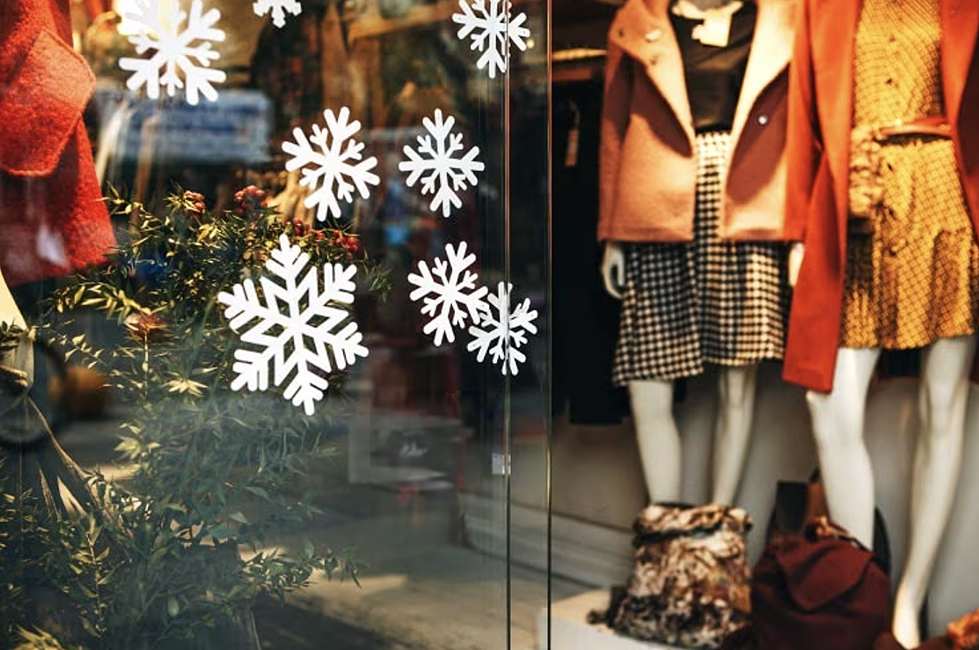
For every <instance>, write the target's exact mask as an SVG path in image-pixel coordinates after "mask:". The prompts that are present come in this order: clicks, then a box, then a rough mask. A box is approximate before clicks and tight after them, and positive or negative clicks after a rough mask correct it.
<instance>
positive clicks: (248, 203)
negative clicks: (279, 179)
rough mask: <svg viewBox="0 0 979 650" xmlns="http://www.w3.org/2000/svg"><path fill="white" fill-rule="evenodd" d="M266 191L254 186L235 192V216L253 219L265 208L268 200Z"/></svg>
mask: <svg viewBox="0 0 979 650" xmlns="http://www.w3.org/2000/svg"><path fill="white" fill-rule="evenodd" d="M267 198H268V197H267V196H266V194H265V191H264V190H262V189H259V188H258V187H256V186H254V185H249V186H248V187H243V188H241V189H240V190H238V191H237V192H235V215H237V216H239V217H246V216H247V217H252V216H254V215H255V213H256V212H258V210H259V209H260V208H264V207H265V202H266V200H267Z"/></svg>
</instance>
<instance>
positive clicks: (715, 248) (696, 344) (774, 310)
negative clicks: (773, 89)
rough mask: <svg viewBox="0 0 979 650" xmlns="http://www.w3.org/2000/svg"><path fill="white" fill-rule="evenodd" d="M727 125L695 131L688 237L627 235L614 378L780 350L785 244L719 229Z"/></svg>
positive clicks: (683, 371) (753, 358) (747, 361)
mask: <svg viewBox="0 0 979 650" xmlns="http://www.w3.org/2000/svg"><path fill="white" fill-rule="evenodd" d="M730 142H731V137H730V134H729V133H724V132H716V131H715V132H708V133H702V134H698V135H697V140H696V143H697V160H698V165H697V204H696V205H697V207H696V213H695V215H694V239H693V241H692V242H682V243H649V244H630V245H629V246H628V250H627V251H626V287H625V292H624V297H623V303H622V315H621V320H620V324H619V339H618V343H617V345H616V350H615V360H614V365H613V369H612V380H613V381H614V382H615V383H616V384H618V385H625V384H628V383H629V382H632V381H641V380H672V379H679V378H681V377H690V376H694V375H698V374H701V373H702V372H703V371H704V365H705V364H708V363H709V364H716V365H721V366H746V365H753V364H756V363H759V362H761V361H763V360H765V359H781V358H782V354H783V350H784V342H785V324H786V318H787V315H788V307H789V286H788V278H787V270H786V255H787V246H786V245H785V244H784V243H781V242H731V241H723V240H721V239H720V237H719V236H718V220H719V215H720V210H721V203H722V201H723V191H724V179H723V172H724V166H725V160H726V156H727V150H728V147H729V146H730Z"/></svg>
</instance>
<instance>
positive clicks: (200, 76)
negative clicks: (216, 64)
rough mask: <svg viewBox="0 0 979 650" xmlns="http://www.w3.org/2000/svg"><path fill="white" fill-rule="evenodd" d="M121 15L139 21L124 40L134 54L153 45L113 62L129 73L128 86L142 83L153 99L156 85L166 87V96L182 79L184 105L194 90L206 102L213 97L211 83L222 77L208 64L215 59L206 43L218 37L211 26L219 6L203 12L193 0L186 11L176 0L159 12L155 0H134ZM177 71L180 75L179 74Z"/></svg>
mask: <svg viewBox="0 0 979 650" xmlns="http://www.w3.org/2000/svg"><path fill="white" fill-rule="evenodd" d="M123 18H125V19H127V20H132V21H135V22H137V23H139V25H140V28H139V32H137V33H136V34H133V35H131V36H130V37H129V42H130V43H132V44H133V45H135V46H136V54H139V55H143V54H146V53H147V52H148V51H150V50H155V52H154V53H153V55H152V56H151V57H150V58H148V59H143V58H139V59H137V58H132V57H123V58H121V59H119V67H120V68H122V69H123V70H127V71H130V72H132V73H133V75H132V76H130V77H129V79H128V80H127V81H126V86H127V87H128V88H129V89H130V90H138V89H139V88H140V87H141V86H144V85H145V86H146V95H147V96H148V97H149V98H150V99H157V98H158V97H159V96H160V89H161V88H166V92H167V95H169V96H170V97H173V96H174V95H175V94H176V92H177V89H178V88H183V87H184V85H185V82H186V88H187V103H188V104H197V100H198V97H199V95H204V97H205V98H207V99H209V100H210V101H212V102H213V101H215V100H216V99H217V98H218V91H217V90H215V89H214V86H213V85H212V84H214V83H221V82H223V81H224V80H225V78H226V77H225V74H224V71H222V70H214V69H212V68H211V67H210V66H211V63H212V62H213V61H216V60H217V59H218V58H219V54H218V53H217V52H215V51H214V50H212V49H211V43H212V42H218V41H223V40H224V32H223V31H222V30H220V29H217V28H215V27H214V24H215V23H216V22H217V21H218V20H219V19H220V18H221V12H220V11H218V10H217V9H211V10H209V11H207V13H204V7H203V4H202V3H201V0H193V2H192V3H191V5H190V14H189V15H188V14H187V12H185V11H183V10H181V9H180V5H179V4H177V3H173V5H172V7H171V8H170V10H169V12H168V13H167V14H166V15H164V14H163V13H162V12H161V10H160V0H136V4H135V7H134V9H131V10H129V11H126V12H124V13H123ZM184 20H186V21H187V25H186V27H185V28H184V27H183V24H184ZM161 72H162V74H161ZM181 72H182V73H183V76H184V78H185V79H181V77H180V73H181Z"/></svg>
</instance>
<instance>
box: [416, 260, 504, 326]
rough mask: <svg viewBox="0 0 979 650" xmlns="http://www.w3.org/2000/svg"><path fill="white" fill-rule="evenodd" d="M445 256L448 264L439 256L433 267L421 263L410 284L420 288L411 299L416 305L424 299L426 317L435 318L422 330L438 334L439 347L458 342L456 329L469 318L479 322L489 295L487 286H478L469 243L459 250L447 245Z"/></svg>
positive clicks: (423, 310) (423, 312) (423, 313)
mask: <svg viewBox="0 0 979 650" xmlns="http://www.w3.org/2000/svg"><path fill="white" fill-rule="evenodd" d="M445 256H446V258H447V261H446V260H443V259H440V258H438V257H436V258H435V259H434V260H433V261H432V266H431V268H429V266H428V264H427V263H426V262H425V261H424V260H423V261H421V262H419V264H418V271H419V272H418V273H411V274H409V275H408V282H410V283H411V284H413V285H415V286H416V287H418V288H417V289H415V290H414V291H412V292H411V294H410V295H409V296H408V298H409V299H411V300H413V301H415V302H417V301H418V300H419V299H424V300H423V306H422V310H421V311H422V315H424V316H431V317H432V319H431V320H430V321H429V322H428V323H426V324H425V327H424V328H422V331H423V332H425V334H432V333H433V332H434V333H435V336H434V338H435V345H442V341H443V339H444V340H446V341H449V342H450V343H451V342H453V341H455V329H454V328H455V327H462V326H464V325H465V324H466V318H467V317H468V318H469V319H470V320H471V321H472V322H473V323H478V322H479V313H480V311H482V310H483V309H484V308H485V304H484V303H483V296H485V295H486V292H487V289H486V287H477V286H476V280H477V279H478V276H477V275H476V273H474V272H473V271H470V270H469V267H470V266H472V264H473V262H475V261H476V256H475V255H473V254H469V255H466V242H460V244H459V247H458V248H454V247H453V246H452V244H448V245H446V247H445Z"/></svg>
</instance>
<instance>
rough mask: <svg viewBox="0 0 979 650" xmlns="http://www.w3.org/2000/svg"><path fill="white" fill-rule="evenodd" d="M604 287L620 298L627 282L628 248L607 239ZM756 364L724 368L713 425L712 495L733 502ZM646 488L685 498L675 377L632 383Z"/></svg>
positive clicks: (653, 495) (667, 498)
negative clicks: (682, 494)
mask: <svg viewBox="0 0 979 650" xmlns="http://www.w3.org/2000/svg"><path fill="white" fill-rule="evenodd" d="M602 279H603V281H604V283H605V290H606V291H608V293H609V294H610V295H611V296H613V297H614V298H617V299H619V300H621V299H622V288H623V287H624V286H625V251H624V250H623V247H622V244H620V243H619V242H613V241H610V242H606V244H605V255H604V258H603V260H602ZM757 370H758V367H757V366H754V365H752V366H743V367H736V368H727V367H725V368H721V369H720V377H719V382H718V388H719V401H720V404H719V407H718V416H717V422H716V425H715V428H714V451H713V459H712V468H711V471H712V481H711V501H712V502H713V503H722V504H731V503H733V502H734V497H735V496H736V494H737V491H738V484H739V483H740V482H741V474H742V471H743V469H744V461H745V456H746V455H747V451H748V443H749V441H750V439H751V420H752V416H753V415H754V406H755V379H756V377H757ZM628 391H629V402H630V405H631V410H632V420H633V425H634V426H635V429H636V438H637V440H638V443H639V459H640V462H641V463H642V468H643V476H644V478H645V480H646V489H647V490H648V491H649V498H650V500H651V501H652V502H653V503H657V502H675V501H679V500H680V484H681V478H682V477H681V475H680V468H681V466H682V459H681V454H682V452H681V446H680V434H679V431H678V430H677V426H676V421H675V420H674V418H673V382H672V381H659V380H644V381H633V382H630V383H629V385H628Z"/></svg>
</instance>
